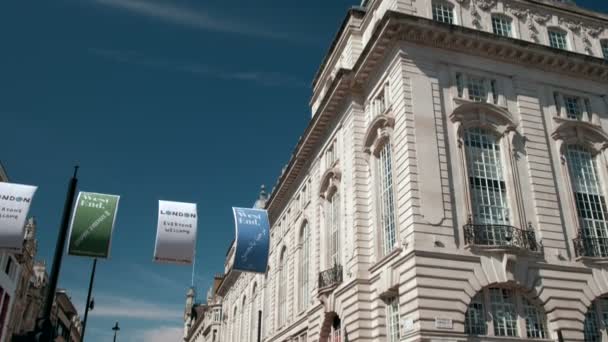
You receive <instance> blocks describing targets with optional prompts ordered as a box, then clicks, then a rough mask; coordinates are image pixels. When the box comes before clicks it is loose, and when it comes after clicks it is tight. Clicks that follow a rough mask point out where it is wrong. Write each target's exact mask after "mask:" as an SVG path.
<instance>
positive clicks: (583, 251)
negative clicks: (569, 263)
mask: <svg viewBox="0 0 608 342" xmlns="http://www.w3.org/2000/svg"><path fill="white" fill-rule="evenodd" d="M574 251H575V252H576V256H577V257H592V258H608V237H587V236H582V235H579V236H578V237H577V238H576V239H574Z"/></svg>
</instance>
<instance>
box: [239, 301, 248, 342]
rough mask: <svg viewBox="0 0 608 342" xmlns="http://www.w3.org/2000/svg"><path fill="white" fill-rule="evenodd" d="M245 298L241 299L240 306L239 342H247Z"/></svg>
mask: <svg viewBox="0 0 608 342" xmlns="http://www.w3.org/2000/svg"><path fill="white" fill-rule="evenodd" d="M246 307H247V296H244V297H243V304H242V305H241V325H240V328H239V329H240V331H241V337H240V339H239V342H246V341H247V335H249V334H247V326H246V325H247V309H246Z"/></svg>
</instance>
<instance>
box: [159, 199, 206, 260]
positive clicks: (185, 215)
mask: <svg viewBox="0 0 608 342" xmlns="http://www.w3.org/2000/svg"><path fill="white" fill-rule="evenodd" d="M197 221H198V215H197V212H196V204H195V203H182V202H170V201H158V226H157V229H156V246H155V247H154V261H156V262H159V263H170V264H180V265H190V264H192V261H193V259H194V251H195V248H196V227H197Z"/></svg>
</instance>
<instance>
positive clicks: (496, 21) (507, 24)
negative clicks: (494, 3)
mask: <svg viewBox="0 0 608 342" xmlns="http://www.w3.org/2000/svg"><path fill="white" fill-rule="evenodd" d="M511 22H512V21H511V18H509V17H506V16H504V15H498V14H494V15H492V30H493V31H494V34H497V35H499V36H503V37H513V29H512V27H513V26H512V25H511Z"/></svg>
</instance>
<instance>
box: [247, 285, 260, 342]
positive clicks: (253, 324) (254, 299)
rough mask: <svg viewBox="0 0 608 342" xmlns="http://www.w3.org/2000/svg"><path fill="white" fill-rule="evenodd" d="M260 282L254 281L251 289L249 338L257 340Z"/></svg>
mask: <svg viewBox="0 0 608 342" xmlns="http://www.w3.org/2000/svg"><path fill="white" fill-rule="evenodd" d="M257 291H258V283H253V288H252V290H251V310H250V312H249V332H250V335H249V340H250V341H256V338H257V333H258V307H259V306H258V298H260V296H259V295H258V292H257Z"/></svg>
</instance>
